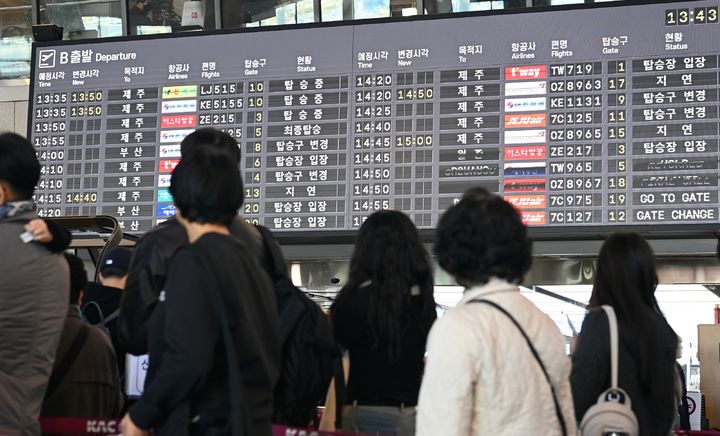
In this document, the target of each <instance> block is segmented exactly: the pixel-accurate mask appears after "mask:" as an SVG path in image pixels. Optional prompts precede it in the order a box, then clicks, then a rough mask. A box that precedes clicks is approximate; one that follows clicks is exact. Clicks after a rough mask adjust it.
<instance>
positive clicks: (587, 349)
mask: <svg viewBox="0 0 720 436" xmlns="http://www.w3.org/2000/svg"><path fill="white" fill-rule="evenodd" d="M657 283H658V279H657V274H656V271H655V261H654V256H653V252H652V249H651V248H650V246H649V245H648V243H647V242H646V241H645V240H644V239H643V238H642V237H640V236H639V235H637V234H635V233H615V234H613V235H612V236H610V237H609V238H608V239H607V240H606V241H605V243H604V244H603V246H602V248H601V250H600V257H599V259H598V267H597V275H596V277H595V283H594V285H593V291H592V296H591V297H590V304H589V307H590V312H589V313H588V314H587V316H586V317H585V321H584V322H583V325H582V330H581V332H580V335H579V337H578V340H577V346H576V349H575V352H574V353H573V356H572V375H571V383H572V391H573V399H574V402H575V414H576V417H577V420H578V423H580V422H581V421H582V418H583V416H584V415H585V412H587V410H588V409H589V408H590V407H591V406H592V405H594V404H595V403H596V402H597V401H598V397H599V396H600V394H601V393H602V392H604V391H605V390H606V389H608V388H609V387H610V334H609V330H608V319H607V316H606V315H605V312H604V311H603V310H601V309H599V308H600V306H602V305H609V306H612V307H613V309H615V313H616V314H617V319H618V330H619V337H620V344H619V377H618V384H619V385H620V387H621V388H622V389H624V390H625V392H627V394H628V396H629V397H630V400H631V401H632V408H633V411H634V412H635V415H636V416H637V419H638V423H639V425H640V435H641V436H650V435H652V436H655V435H658V436H659V435H663V436H665V435H667V434H669V433H670V430H671V428H672V425H673V421H674V419H675V408H676V406H675V399H676V396H675V355H676V350H677V335H676V334H675V333H674V332H673V330H672V328H671V327H670V325H668V323H667V321H666V320H665V317H664V316H663V314H662V312H661V311H660V307H659V306H658V303H657V300H656V299H655V288H656V286H657Z"/></svg>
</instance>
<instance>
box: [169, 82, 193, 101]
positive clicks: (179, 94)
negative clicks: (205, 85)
mask: <svg viewBox="0 0 720 436" xmlns="http://www.w3.org/2000/svg"><path fill="white" fill-rule="evenodd" d="M197 88H198V87H197V85H183V86H163V90H162V98H163V99H166V98H188V97H197Z"/></svg>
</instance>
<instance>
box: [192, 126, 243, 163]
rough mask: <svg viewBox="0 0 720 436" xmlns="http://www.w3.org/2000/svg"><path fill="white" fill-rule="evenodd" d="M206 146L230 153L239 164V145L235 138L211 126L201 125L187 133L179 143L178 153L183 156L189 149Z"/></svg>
mask: <svg viewBox="0 0 720 436" xmlns="http://www.w3.org/2000/svg"><path fill="white" fill-rule="evenodd" d="M207 147H210V148H217V149H220V150H224V151H225V152H227V153H230V155H231V156H232V157H233V158H234V159H235V162H237V163H238V164H240V157H241V155H240V146H239V145H238V143H237V141H236V140H235V138H233V137H232V136H230V135H229V134H228V133H225V132H221V131H220V130H218V129H213V128H212V127H203V128H202V129H197V130H195V131H194V132H192V133H191V134H189V135H187V136H186V137H185V139H183V140H182V142H181V143H180V155H181V156H182V157H185V155H187V154H188V153H190V151H191V150H194V149H196V148H207Z"/></svg>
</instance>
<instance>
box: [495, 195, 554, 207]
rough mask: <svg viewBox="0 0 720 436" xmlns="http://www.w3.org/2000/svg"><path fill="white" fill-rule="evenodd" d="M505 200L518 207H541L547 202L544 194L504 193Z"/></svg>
mask: <svg viewBox="0 0 720 436" xmlns="http://www.w3.org/2000/svg"><path fill="white" fill-rule="evenodd" d="M505 201H507V202H508V203H510V204H512V205H513V206H515V207H517V208H518V209H543V208H545V205H546V204H547V200H546V198H545V196H544V195H506V196H505Z"/></svg>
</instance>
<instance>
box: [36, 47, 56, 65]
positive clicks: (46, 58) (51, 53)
mask: <svg viewBox="0 0 720 436" xmlns="http://www.w3.org/2000/svg"><path fill="white" fill-rule="evenodd" d="M38 57H39V59H40V60H39V61H38V67H40V68H55V57H56V55H55V50H40V51H39V52H38Z"/></svg>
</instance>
